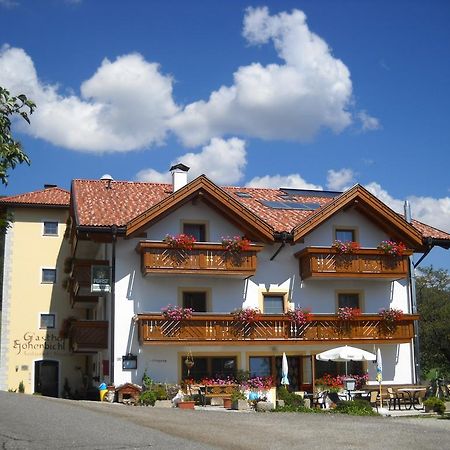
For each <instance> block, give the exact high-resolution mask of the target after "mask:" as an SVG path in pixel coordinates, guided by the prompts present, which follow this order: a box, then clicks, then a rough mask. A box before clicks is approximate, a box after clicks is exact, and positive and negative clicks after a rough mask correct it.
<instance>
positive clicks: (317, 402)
mask: <svg viewBox="0 0 450 450" xmlns="http://www.w3.org/2000/svg"><path fill="white" fill-rule="evenodd" d="M327 394H328V391H322V392H318V393H317V394H316V395H314V396H313V398H312V402H311V405H312V407H313V408H326V407H327V405H326V403H325V399H326V398H327Z"/></svg>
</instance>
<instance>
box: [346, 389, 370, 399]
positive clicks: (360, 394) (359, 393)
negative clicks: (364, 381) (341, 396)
mask: <svg viewBox="0 0 450 450" xmlns="http://www.w3.org/2000/svg"><path fill="white" fill-rule="evenodd" d="M363 396H367V392H366V391H349V398H350V400H353V399H354V398H355V397H363Z"/></svg>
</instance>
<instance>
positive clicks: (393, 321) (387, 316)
mask: <svg viewBox="0 0 450 450" xmlns="http://www.w3.org/2000/svg"><path fill="white" fill-rule="evenodd" d="M378 315H379V316H380V318H381V320H382V325H383V327H384V328H385V330H386V331H387V332H388V333H393V332H394V331H395V330H396V328H397V325H398V322H399V321H400V320H402V317H403V311H402V310H401V309H397V308H387V309H381V310H380V311H379V313H378Z"/></svg>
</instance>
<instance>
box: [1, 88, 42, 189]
mask: <svg viewBox="0 0 450 450" xmlns="http://www.w3.org/2000/svg"><path fill="white" fill-rule="evenodd" d="M35 108H36V105H35V104H34V103H33V102H32V101H31V100H29V99H28V98H27V97H26V95H23V94H20V95H18V96H17V97H14V96H12V95H11V94H10V93H9V91H8V90H6V89H4V88H2V87H1V86H0V181H1V183H2V184H8V170H9V169H14V168H15V167H16V165H17V164H22V163H24V162H25V163H27V164H30V159H29V158H28V156H27V155H26V154H25V153H24V152H23V150H22V146H21V145H20V142H19V141H16V140H15V139H14V137H13V136H12V134H11V117H13V116H15V115H20V116H22V118H23V119H24V120H26V121H27V122H28V123H30V119H29V117H28V115H29V114H30V115H31V114H33V111H34V109H35Z"/></svg>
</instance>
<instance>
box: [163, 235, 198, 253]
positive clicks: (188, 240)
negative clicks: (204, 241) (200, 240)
mask: <svg viewBox="0 0 450 450" xmlns="http://www.w3.org/2000/svg"><path fill="white" fill-rule="evenodd" d="M164 242H165V243H166V244H167V245H168V246H169V247H170V248H177V249H180V250H192V249H193V248H194V244H195V237H194V236H191V235H190V234H184V233H181V234H177V235H175V236H173V235H171V234H166V237H165V238H164Z"/></svg>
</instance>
